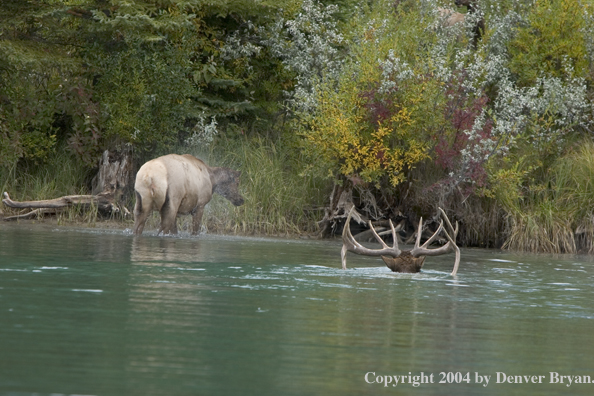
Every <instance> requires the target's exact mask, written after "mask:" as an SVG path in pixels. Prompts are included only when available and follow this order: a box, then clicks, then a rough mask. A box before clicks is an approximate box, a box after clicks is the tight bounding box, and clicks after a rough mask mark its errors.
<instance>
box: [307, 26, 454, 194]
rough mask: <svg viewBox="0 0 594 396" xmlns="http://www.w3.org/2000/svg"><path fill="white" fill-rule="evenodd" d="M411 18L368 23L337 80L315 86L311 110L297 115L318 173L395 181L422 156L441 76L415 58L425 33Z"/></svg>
mask: <svg viewBox="0 0 594 396" xmlns="http://www.w3.org/2000/svg"><path fill="white" fill-rule="evenodd" d="M414 17H418V15H416V14H408V15H401V16H400V17H395V18H394V19H392V20H383V21H377V22H375V23H370V25H369V26H367V28H366V30H365V31H363V32H362V34H361V37H360V38H359V42H358V46H357V47H355V48H352V55H351V59H350V60H349V62H348V64H347V65H345V67H344V69H343V71H342V73H341V76H340V78H339V79H338V81H337V83H336V86H335V85H333V84H331V83H328V84H325V85H320V86H319V89H320V92H319V94H318V97H317V103H318V105H317V108H316V111H315V113H313V114H311V115H308V114H305V115H304V117H303V120H304V123H305V128H306V129H305V131H304V132H303V135H304V137H305V141H306V150H307V151H308V153H309V155H311V156H312V158H317V161H316V162H315V164H316V166H318V167H320V168H322V169H321V170H322V172H325V173H327V174H328V175H331V176H333V177H339V176H342V177H350V178H353V177H355V178H357V177H360V178H362V180H363V181H365V182H372V183H375V184H378V185H379V184H380V182H382V181H383V182H387V184H388V185H392V186H395V185H397V184H399V183H401V182H402V181H404V180H406V177H407V176H406V175H407V172H408V171H409V170H410V169H412V168H414V167H415V165H416V164H417V163H419V162H420V161H422V160H424V159H426V158H428V150H429V148H430V145H431V141H430V137H431V136H432V134H436V133H437V131H438V130H439V124H440V121H442V120H443V118H442V117H440V114H439V111H435V110H436V108H437V109H439V107H440V106H441V105H443V97H440V95H441V92H440V91H441V90H440V85H441V84H440V82H439V81H438V80H437V79H435V78H434V76H433V75H432V74H431V73H430V71H429V70H428V69H427V68H426V66H427V65H426V63H424V62H421V61H420V60H421V59H423V58H424V57H425V56H426V53H425V51H424V50H423V44H424V43H423V40H426V39H427V37H426V36H424V35H423V33H422V30H421V29H420V28H419V29H416V30H415V29H411V28H410V26H412V24H411V22H412V19H413V18H414ZM388 31H389V32H391V33H390V34H385V32H388ZM419 41H420V43H419ZM411 42H414V43H416V44H418V45H414V46H411V45H410V44H408V43H411ZM411 47H412V48H411ZM324 169H325V170H324Z"/></svg>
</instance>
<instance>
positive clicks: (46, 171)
mask: <svg viewBox="0 0 594 396" xmlns="http://www.w3.org/2000/svg"><path fill="white" fill-rule="evenodd" d="M87 178H88V169H87V168H85V167H83V166H81V164H80V163H78V162H77V161H76V159H75V158H73V157H72V156H71V155H69V154H67V153H65V152H59V153H55V154H53V155H51V156H50V157H49V158H48V159H47V160H46V161H45V162H43V163H38V164H35V163H32V164H25V165H23V166H21V167H19V169H18V170H17V169H16V166H13V167H12V168H10V169H8V168H0V186H1V187H2V191H1V192H2V193H3V192H5V191H6V192H8V194H9V195H10V197H11V198H12V199H14V200H17V201H37V200H45V199H52V198H58V197H61V196H64V195H76V194H87V193H88V191H87V188H86V187H85V186H86V184H87ZM3 211H4V213H5V215H15V214H17V213H19V210H15V209H10V208H7V207H3ZM96 219H97V213H96V210H93V209H92V208H91V209H89V210H82V208H80V207H72V208H67V209H64V210H61V211H59V213H58V222H59V223H68V222H81V221H82V222H86V223H94V222H95V220H96Z"/></svg>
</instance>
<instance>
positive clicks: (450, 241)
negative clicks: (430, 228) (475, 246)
mask: <svg viewBox="0 0 594 396" xmlns="http://www.w3.org/2000/svg"><path fill="white" fill-rule="evenodd" d="M438 209H439V211H440V212H441V215H442V216H443V218H444V219H445V221H446V223H447V225H448V228H449V231H450V232H452V233H453V234H454V236H453V237H452V236H451V235H450V232H448V231H447V230H446V231H445V235H446V238H448V245H449V244H451V245H452V246H453V247H454V251H455V252H456V261H455V262H454V269H453V270H452V273H451V276H455V275H456V273H457V272H458V267H459V266H460V248H459V247H458V245H456V237H457V236H458V222H456V228H454V227H452V223H451V222H450V219H449V218H448V215H446V213H445V212H444V210H443V209H442V208H438ZM442 224H443V220H442Z"/></svg>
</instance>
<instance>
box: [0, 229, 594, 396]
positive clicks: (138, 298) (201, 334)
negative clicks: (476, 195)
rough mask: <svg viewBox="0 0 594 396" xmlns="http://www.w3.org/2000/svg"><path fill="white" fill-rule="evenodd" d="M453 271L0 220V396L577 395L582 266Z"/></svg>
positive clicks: (263, 244) (471, 260)
mask: <svg viewBox="0 0 594 396" xmlns="http://www.w3.org/2000/svg"><path fill="white" fill-rule="evenodd" d="M453 261H454V258H453V255H448V256H440V257H429V258H427V260H426V261H425V267H424V271H423V272H422V273H420V274H414V275H410V274H394V273H391V272H390V271H389V270H388V269H387V268H386V267H385V266H384V265H383V263H382V262H381V260H379V259H377V258H369V257H361V256H355V255H349V256H348V266H349V269H348V270H347V271H343V270H341V269H340V242H339V241H308V240H303V241H295V240H274V239H256V238H236V237H222V236H211V235H201V236H200V237H198V238H191V237H189V236H182V237H156V236H154V235H153V236H151V235H150V233H149V235H146V236H142V237H139V238H135V237H133V236H131V235H130V234H129V232H126V231H119V230H118V231H101V230H97V231H95V230H88V229H80V230H76V229H74V230H73V229H64V228H56V227H49V226H42V225H35V226H30V225H18V224H17V225H7V224H2V225H0V394H2V395H11V396H12V395H18V396H22V395H43V396H45V395H145V396H147V395H159V396H161V395H274V396H276V395H376V394H395V395H404V394H406V395H409V394H415V395H416V394H418V395H454V394H456V395H479V394H480V395H483V394H484V395H501V394H506V395H566V394H570V393H571V394H580V395H591V394H593V392H594V383H591V384H581V383H576V382H577V381H582V382H583V381H588V380H589V378H591V379H592V380H593V381H594V298H593V291H594V290H593V286H594V266H593V262H592V259H591V258H590V257H587V256H551V255H520V254H512V253H502V252H499V251H495V250H480V249H462V260H461V264H460V269H459V271H458V275H457V277H455V278H452V277H451V276H449V273H450V271H451V269H452V265H453ZM551 373H552V374H551ZM403 375H404V376H406V377H405V378H404V381H402V380H403V379H402V376H403ZM409 375H410V377H409ZM394 376H398V377H397V378H398V380H399V381H400V383H399V384H398V385H397V386H393V383H394V382H395V379H394ZM524 376H526V377H524ZM532 376H533V377H532ZM561 376H565V377H563V383H560V381H561V379H562V377H561ZM567 376H571V380H572V382H571V384H569V383H568V381H569V379H568V378H567ZM487 377H488V378H489V383H488V385H487V386H485V382H486V380H487V379H486V378H487ZM388 379H390V380H391V381H392V383H390V384H388V386H385V384H386V382H387V381H388ZM510 380H511V381H519V380H521V381H522V383H508V381H510ZM504 381H505V383H503V382H504ZM378 382H381V384H380V383H378ZM402 382H404V383H402ZM415 382H416V383H415ZM440 382H442V383H440ZM498 382H499V383H498ZM526 382H528V383H526ZM533 382H536V383H533ZM568 385H570V386H568Z"/></svg>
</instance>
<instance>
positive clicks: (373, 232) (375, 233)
mask: <svg viewBox="0 0 594 396" xmlns="http://www.w3.org/2000/svg"><path fill="white" fill-rule="evenodd" d="M391 223H392V222H391V221H390V224H391ZM369 228H370V229H371V232H372V234H373V236H374V237H375V239H377V241H378V242H379V243H380V244H381V245H382V246H383V247H384V249H389V248H390V247H389V246H388V245H386V243H385V242H384V240H383V239H382V238H381V237H380V236H379V235H378V234H377V232H376V231H375V228H373V224H371V220H369ZM392 229H394V226H392Z"/></svg>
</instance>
